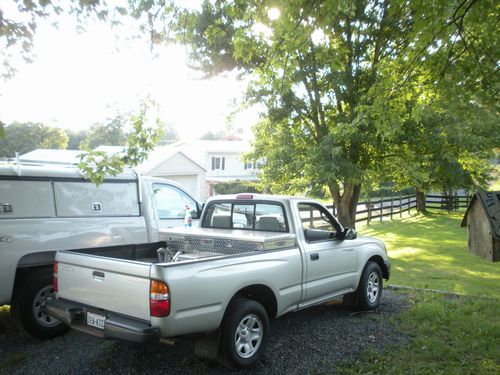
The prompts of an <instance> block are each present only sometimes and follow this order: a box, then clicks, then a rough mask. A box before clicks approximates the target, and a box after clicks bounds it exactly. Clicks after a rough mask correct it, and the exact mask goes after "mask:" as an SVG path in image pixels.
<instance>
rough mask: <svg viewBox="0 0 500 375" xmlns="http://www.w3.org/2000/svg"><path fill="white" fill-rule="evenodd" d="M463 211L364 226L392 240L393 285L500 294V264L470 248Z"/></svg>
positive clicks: (364, 231) (369, 232) (367, 232)
mask: <svg viewBox="0 0 500 375" xmlns="http://www.w3.org/2000/svg"><path fill="white" fill-rule="evenodd" d="M462 217H463V213H451V214H448V213H440V212H432V213H430V214H429V215H426V216H424V215H414V216H410V217H406V218H403V219H400V220H399V219H398V220H394V221H392V222H390V221H384V222H382V223H379V222H372V223H371V224H370V225H369V226H367V225H366V224H365V225H360V226H359V228H358V231H359V233H360V234H365V235H369V236H374V237H377V238H379V239H381V240H383V241H384V242H385V243H386V246H387V250H388V254H389V258H390V259H391V262H392V267H393V268H392V270H393V271H392V275H391V279H390V281H389V284H395V285H405V286H412V287H416V288H430V289H438V290H446V291H450V292H454V293H463V294H467V295H474V296H490V297H495V298H500V262H497V263H492V262H489V261H487V260H485V259H483V258H480V257H478V256H476V255H473V254H471V253H470V252H469V250H468V248H467V230H466V228H462V227H460V222H461V220H462Z"/></svg>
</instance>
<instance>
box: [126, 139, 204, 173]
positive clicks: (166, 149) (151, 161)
mask: <svg viewBox="0 0 500 375" xmlns="http://www.w3.org/2000/svg"><path fill="white" fill-rule="evenodd" d="M175 154H181V155H183V156H184V157H185V158H187V159H188V160H190V161H191V162H193V164H195V165H197V166H198V167H200V168H201V169H203V170H204V171H206V170H207V168H205V166H204V165H203V164H201V163H200V162H198V161H197V160H196V159H195V158H193V157H192V156H190V155H189V154H188V153H186V152H184V151H183V150H180V149H178V148H174V147H172V146H162V147H157V148H156V149H154V150H153V151H152V152H151V153H150V154H149V155H148V158H147V160H145V161H144V162H143V163H142V164H141V165H139V166H138V167H137V168H136V169H137V170H138V171H139V172H140V173H143V174H146V173H148V172H150V171H152V170H153V169H155V168H156V167H158V166H160V165H161V164H162V163H163V162H165V161H166V160H168V159H170V158H171V157H172V156H174V155H175Z"/></svg>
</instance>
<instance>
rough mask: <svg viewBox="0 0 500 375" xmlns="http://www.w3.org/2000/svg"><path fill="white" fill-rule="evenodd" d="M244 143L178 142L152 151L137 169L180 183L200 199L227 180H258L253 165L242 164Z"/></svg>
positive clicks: (149, 174)
mask: <svg viewBox="0 0 500 375" xmlns="http://www.w3.org/2000/svg"><path fill="white" fill-rule="evenodd" d="M248 151H250V143H249V142H247V141H208V140H193V141H181V142H177V143H174V144H172V145H167V146H161V147H158V148H157V149H155V151H153V152H152V153H151V155H150V156H149V158H148V160H147V161H146V162H145V163H143V164H142V165H141V166H139V167H138V170H139V172H141V173H142V174H145V175H148V176H155V177H163V178H168V179H171V180H174V181H176V182H178V183H180V184H182V185H183V186H184V187H185V188H186V189H187V190H189V191H190V192H192V193H193V195H194V196H196V197H197V198H199V199H201V200H205V199H206V198H207V197H209V196H212V195H214V185H216V184H217V183H220V182H230V181H258V177H257V172H258V169H257V166H256V165H255V163H244V162H243V161H242V160H241V156H242V154H243V153H245V152H248Z"/></svg>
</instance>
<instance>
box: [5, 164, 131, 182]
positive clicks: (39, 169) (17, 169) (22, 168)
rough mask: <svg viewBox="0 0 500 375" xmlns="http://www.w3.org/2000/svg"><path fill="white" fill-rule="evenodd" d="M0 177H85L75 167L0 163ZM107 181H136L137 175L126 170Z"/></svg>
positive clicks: (108, 178)
mask: <svg viewBox="0 0 500 375" xmlns="http://www.w3.org/2000/svg"><path fill="white" fill-rule="evenodd" d="M0 176H12V177H15V178H21V177H39V178H44V177H48V178H77V179H83V178H85V176H84V175H83V173H82V172H81V171H80V170H79V169H78V167H77V166H75V165H54V164H27V163H12V162H6V163H0ZM106 179H107V180H137V173H136V172H134V171H133V170H132V169H126V170H124V171H123V173H120V174H119V175H117V176H114V177H113V176H109V177H106Z"/></svg>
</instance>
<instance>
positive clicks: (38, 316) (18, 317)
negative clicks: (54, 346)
mask: <svg viewBox="0 0 500 375" xmlns="http://www.w3.org/2000/svg"><path fill="white" fill-rule="evenodd" d="M53 294H54V290H53V289H52V272H51V270H50V269H38V270H36V271H33V272H30V273H28V274H26V275H25V276H24V278H23V279H22V280H21V281H20V283H19V285H18V286H17V287H16V292H15V295H14V299H13V302H12V314H13V315H14V319H15V321H16V322H17V325H18V326H20V328H22V329H23V330H24V331H25V332H26V333H28V335H30V336H32V337H34V338H37V339H40V340H47V339H52V338H54V337H57V336H61V335H63V334H64V333H66V332H67V331H68V330H69V327H68V326H67V325H65V324H64V323H62V322H61V321H59V320H57V319H54V318H53V317H51V316H50V315H47V314H46V313H45V312H44V311H43V309H42V304H43V301H44V300H45V299H46V298H47V297H50V296H52V295H53Z"/></svg>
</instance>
